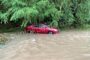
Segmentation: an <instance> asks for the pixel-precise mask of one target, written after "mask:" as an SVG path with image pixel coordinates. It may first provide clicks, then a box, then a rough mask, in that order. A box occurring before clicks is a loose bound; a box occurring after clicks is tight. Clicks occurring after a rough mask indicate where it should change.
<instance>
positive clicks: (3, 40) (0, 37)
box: [0, 34, 8, 44]
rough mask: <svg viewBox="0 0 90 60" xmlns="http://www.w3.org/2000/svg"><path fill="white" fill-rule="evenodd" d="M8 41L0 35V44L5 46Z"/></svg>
mask: <svg viewBox="0 0 90 60" xmlns="http://www.w3.org/2000/svg"><path fill="white" fill-rule="evenodd" d="M7 41H8V38H7V37H6V36H4V35H2V34H0V44H5V43H6V42H7Z"/></svg>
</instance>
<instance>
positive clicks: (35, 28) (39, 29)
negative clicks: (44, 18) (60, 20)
mask: <svg viewBox="0 0 90 60" xmlns="http://www.w3.org/2000/svg"><path fill="white" fill-rule="evenodd" d="M25 30H26V32H34V33H48V34H55V33H58V30H57V29H56V28H50V27H48V26H47V25H44V24H40V25H30V26H27V27H26V28H25Z"/></svg>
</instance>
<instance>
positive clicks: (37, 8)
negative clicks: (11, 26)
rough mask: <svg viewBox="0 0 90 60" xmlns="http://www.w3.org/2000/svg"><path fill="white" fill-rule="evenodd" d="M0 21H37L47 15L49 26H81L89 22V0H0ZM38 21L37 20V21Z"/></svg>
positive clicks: (24, 23) (23, 24)
mask: <svg viewBox="0 0 90 60" xmlns="http://www.w3.org/2000/svg"><path fill="white" fill-rule="evenodd" d="M0 2H1V3H0V6H3V9H2V8H0V11H1V12H0V21H1V23H2V22H4V23H9V22H10V21H13V22H17V23H19V22H21V23H22V24H21V26H26V25H27V23H33V22H34V23H39V22H40V21H44V19H45V18H46V17H49V18H50V19H51V21H50V20H49V19H48V22H49V21H50V23H49V24H50V25H51V26H55V27H70V26H76V27H77V26H82V25H84V24H86V23H88V22H90V9H89V8H90V7H89V6H90V1H89V0H0ZM38 21H39V22H38Z"/></svg>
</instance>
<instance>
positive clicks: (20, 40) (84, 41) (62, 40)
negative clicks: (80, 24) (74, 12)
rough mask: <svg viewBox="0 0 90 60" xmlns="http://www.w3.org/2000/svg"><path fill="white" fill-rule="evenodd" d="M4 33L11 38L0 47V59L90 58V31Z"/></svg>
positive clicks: (71, 59)
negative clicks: (51, 33)
mask: <svg viewBox="0 0 90 60" xmlns="http://www.w3.org/2000/svg"><path fill="white" fill-rule="evenodd" d="M4 34H5V35H7V36H8V37H10V39H11V40H10V42H9V43H7V44H6V45H4V46H3V47H2V48H0V60H90V31H62V32H60V33H59V34H54V35H50V34H28V33H23V32H21V33H4Z"/></svg>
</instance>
